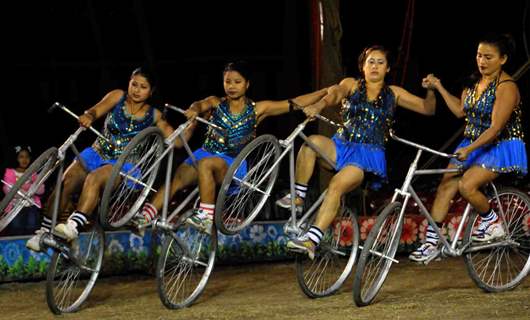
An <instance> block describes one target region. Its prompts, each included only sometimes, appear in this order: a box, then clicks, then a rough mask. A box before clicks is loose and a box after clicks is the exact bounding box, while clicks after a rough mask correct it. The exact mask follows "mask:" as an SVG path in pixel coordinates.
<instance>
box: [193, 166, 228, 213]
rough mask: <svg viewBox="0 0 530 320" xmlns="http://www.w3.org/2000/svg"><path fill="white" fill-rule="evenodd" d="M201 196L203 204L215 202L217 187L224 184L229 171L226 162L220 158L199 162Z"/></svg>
mask: <svg viewBox="0 0 530 320" xmlns="http://www.w3.org/2000/svg"><path fill="white" fill-rule="evenodd" d="M198 166H199V194H200V197H201V202H203V203H208V204H213V203H214V202H215V187H216V185H219V184H221V183H222V182H223V179H224V176H225V175H226V172H227V171H228V165H227V164H226V162H225V161H224V160H223V159H221V158H218V157H212V158H204V159H202V160H201V161H199V165H198Z"/></svg>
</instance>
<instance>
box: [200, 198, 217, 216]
mask: <svg viewBox="0 0 530 320" xmlns="http://www.w3.org/2000/svg"><path fill="white" fill-rule="evenodd" d="M214 213H215V204H210V203H204V202H201V203H199V217H201V218H202V219H204V218H208V219H210V220H213V215H214Z"/></svg>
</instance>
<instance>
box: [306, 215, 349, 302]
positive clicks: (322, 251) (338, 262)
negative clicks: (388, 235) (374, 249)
mask: <svg viewBox="0 0 530 320" xmlns="http://www.w3.org/2000/svg"><path fill="white" fill-rule="evenodd" d="M317 212H318V211H317ZM308 225H309V224H308ZM358 248H359V224H358V222H357V217H356V215H355V214H354V213H353V212H352V211H351V210H350V209H349V208H345V207H344V206H342V205H341V207H340V208H339V213H338V214H337V217H336V218H335V220H333V223H332V224H331V226H330V228H328V229H327V230H326V232H325V233H324V236H323V237H322V241H321V242H320V245H319V248H318V249H317V252H316V255H315V258H314V259H313V260H311V259H309V258H307V256H306V255H297V256H296V278H297V280H298V284H299V285H300V288H301V289H302V291H303V292H304V293H305V294H306V295H307V296H308V297H310V298H321V297H327V296H330V295H332V294H334V293H335V292H337V290H339V289H340V287H341V286H342V284H343V283H344V281H346V279H347V278H348V276H349V275H350V273H351V271H352V269H353V265H354V264H355V258H356V257H357V249H358Z"/></svg>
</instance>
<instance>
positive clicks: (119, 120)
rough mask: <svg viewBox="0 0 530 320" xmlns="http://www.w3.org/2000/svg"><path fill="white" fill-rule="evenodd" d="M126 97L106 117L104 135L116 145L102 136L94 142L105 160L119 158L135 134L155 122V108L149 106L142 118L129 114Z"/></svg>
mask: <svg viewBox="0 0 530 320" xmlns="http://www.w3.org/2000/svg"><path fill="white" fill-rule="evenodd" d="M126 98H127V96H126V95H124V96H123V97H122V98H121V99H120V101H119V102H118V104H116V106H115V107H114V108H113V109H112V110H111V112H109V113H108V114H107V117H106V118H105V124H104V129H103V136H105V138H107V139H109V140H110V141H112V142H113V143H114V147H113V146H111V145H109V144H108V143H107V142H105V140H103V139H101V138H97V140H96V142H95V143H94V147H95V149H96V151H98V153H100V154H101V157H102V158H103V159H104V160H108V159H116V158H118V157H119V156H120V155H121V154H122V152H123V150H124V149H125V147H126V146H127V144H128V143H129V142H130V141H131V140H132V138H134V136H136V135H137V134H138V133H139V132H140V131H142V130H143V129H145V128H147V127H150V126H152V125H153V124H154V122H155V116H154V108H149V110H148V111H147V112H146V114H145V116H143V117H141V118H136V117H134V116H133V115H131V114H129V113H128V112H127V110H126V106H125V99H126Z"/></svg>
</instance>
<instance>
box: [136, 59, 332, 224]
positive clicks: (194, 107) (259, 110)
mask: <svg viewBox="0 0 530 320" xmlns="http://www.w3.org/2000/svg"><path fill="white" fill-rule="evenodd" d="M223 86H224V91H225V94H226V96H225V97H222V98H219V97H216V96H211V97H208V98H205V99H203V100H200V101H196V102H194V103H192V104H191V106H190V107H189V109H188V110H187V111H186V116H187V117H188V118H189V119H194V118H195V117H197V116H198V115H199V114H203V113H207V112H213V114H212V118H211V121H212V122H213V123H215V124H217V125H218V126H220V127H222V128H223V129H224V132H221V131H218V130H217V129H214V128H209V129H208V132H207V134H206V140H205V142H204V144H203V146H202V147H201V148H200V149H198V150H196V151H195V152H194V156H195V158H196V160H197V161H198V165H197V168H195V167H194V166H193V165H192V159H191V158H188V159H186V160H185V161H184V162H183V163H182V164H181V165H180V166H179V167H178V168H177V171H176V173H175V176H174V178H173V180H172V184H171V191H170V197H172V196H173V195H174V194H175V193H176V192H177V191H178V190H181V189H183V188H185V187H187V186H189V185H192V184H195V183H197V182H198V184H199V194H200V199H201V200H200V204H199V208H197V210H196V212H195V214H194V215H193V216H192V217H191V218H190V219H189V221H188V222H189V223H191V224H193V225H195V226H196V227H198V228H199V229H200V230H203V231H205V232H207V233H209V232H210V230H211V225H212V221H213V214H214V212H215V204H214V203H215V198H216V194H215V189H216V186H217V185H219V184H221V183H222V182H223V178H224V176H225V174H226V172H227V170H228V167H229V166H230V165H231V164H232V162H233V161H234V158H235V157H236V156H237V155H238V153H239V152H240V151H241V149H243V147H244V146H245V145H247V144H248V143H249V142H250V141H252V139H254V137H255V136H256V126H257V125H258V124H259V123H260V122H261V121H262V120H263V119H265V118H266V117H268V116H275V115H280V114H283V113H286V112H288V111H289V108H290V107H289V103H288V101H287V100H282V101H270V100H265V101H259V102H253V101H252V100H250V99H249V98H247V97H246V92H247V90H248V88H249V86H250V79H249V71H248V66H247V64H246V63H245V62H242V61H238V62H232V63H229V64H227V65H226V67H225V68H224V71H223ZM323 94H325V91H324V90H320V91H317V92H313V93H310V94H307V95H302V96H299V97H297V98H295V99H294V100H295V102H296V103H297V104H299V105H308V104H310V103H313V102H315V101H317V100H318V99H320V98H321V97H322V95H323ZM245 173H246V168H244V166H243V167H240V168H239V170H238V172H237V173H236V176H239V177H242V176H244V174H245ZM163 194H164V189H161V190H159V192H158V193H157V194H156V195H155V197H154V198H153V199H152V200H151V202H150V203H149V202H146V203H145V204H144V207H143V209H142V215H143V217H144V218H145V220H146V221H150V220H151V219H153V218H154V217H156V215H157V213H158V210H160V208H162V203H163Z"/></svg>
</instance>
